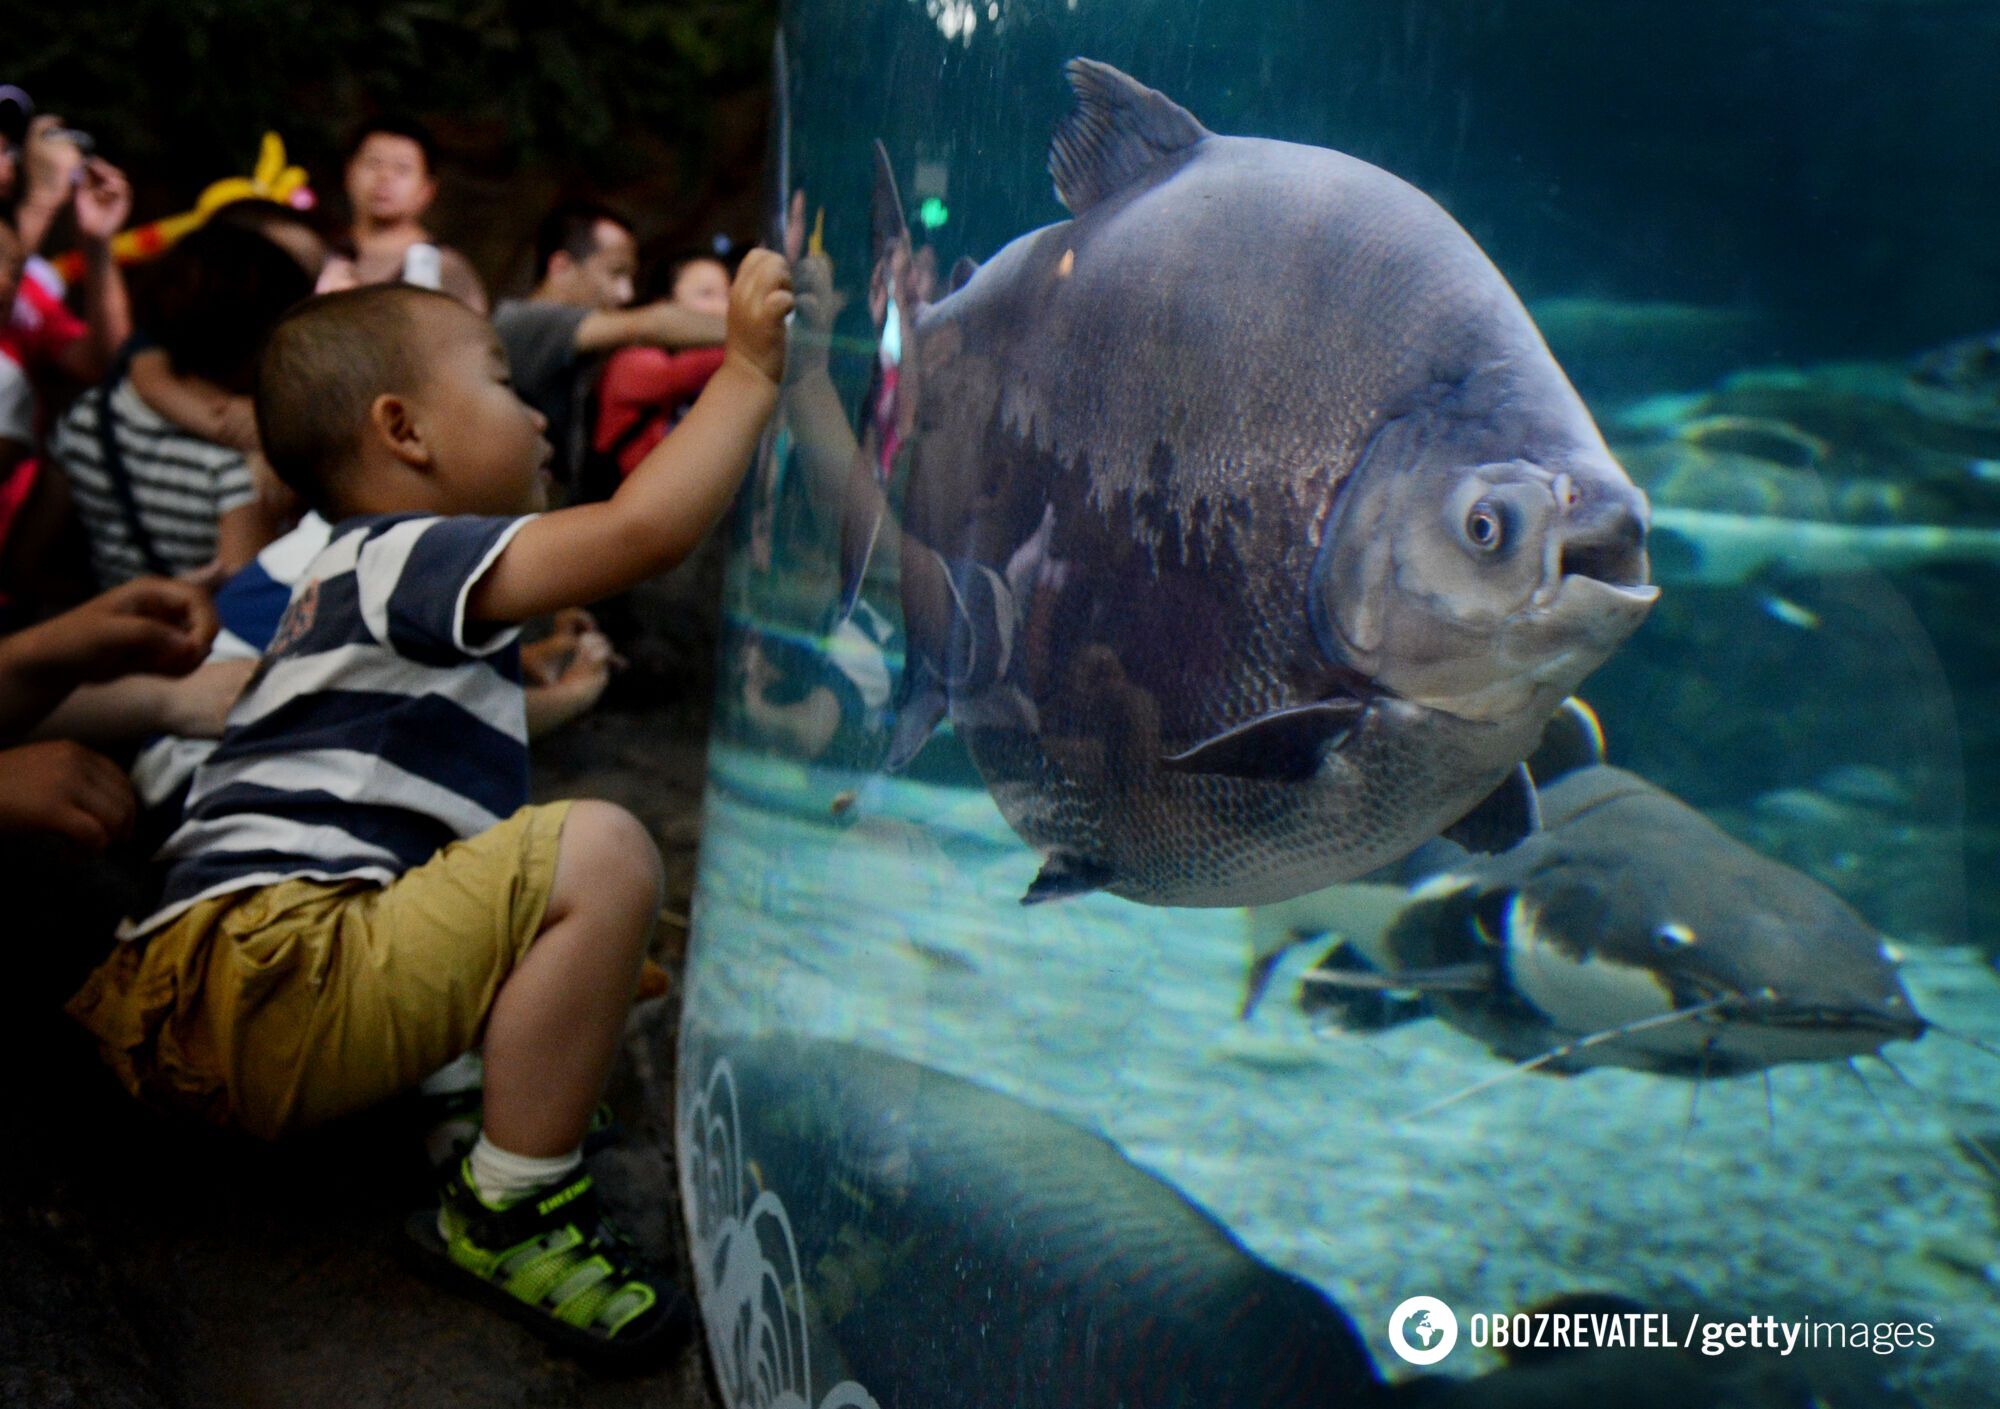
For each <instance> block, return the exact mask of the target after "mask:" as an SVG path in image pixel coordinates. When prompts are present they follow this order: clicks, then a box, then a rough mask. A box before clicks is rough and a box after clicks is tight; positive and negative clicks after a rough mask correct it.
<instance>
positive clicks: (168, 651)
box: [6, 577, 216, 686]
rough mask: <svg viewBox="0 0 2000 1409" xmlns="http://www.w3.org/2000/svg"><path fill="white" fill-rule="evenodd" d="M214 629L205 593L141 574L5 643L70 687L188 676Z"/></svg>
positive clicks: (25, 664)
mask: <svg viewBox="0 0 2000 1409" xmlns="http://www.w3.org/2000/svg"><path fill="white" fill-rule="evenodd" d="M215 631H216V618H215V603H214V602H213V601H212V600H210V598H209V594H208V593H207V592H206V591H205V590H203V589H202V588H200V587H198V586H196V585H194V584H192V583H187V582H177V581H173V580H171V579H169V578H163V577H141V578H135V579H134V580H132V581H131V582H128V583H126V584H124V585H123V586H122V587H114V588H112V589H111V590H110V591H109V592H103V593H99V594H98V595H97V596H95V597H92V598H91V599H90V600H89V601H87V602H85V603H84V604H83V605H82V606H80V607H72V608H71V609H70V610H69V611H66V612H64V613H63V614H62V615H61V616H58V617H54V618H51V619H50V620H48V621H45V622H43V623H41V624H40V625H39V626H33V627H30V628H29V629H28V630H26V631H22V632H19V633H17V634H16V635H15V636H13V637H12V638H10V639H9V640H8V641H7V642H6V647H7V650H6V657H7V660H8V663H10V664H14V665H16V666H18V667H19V668H22V669H26V670H28V671H30V672H33V673H35V674H37V675H40V676H42V677H43V678H45V679H49V678H60V679H61V680H62V681H63V682H64V684H65V685H66V686H67V685H84V684H92V683H95V682H97V681H101V680H115V679H117V678H118V677H119V676H121V675H185V674H187V673H188V672H189V671H190V670H193V669H194V668H195V667H196V666H198V665H200V664H201V663H202V661H203V660H204V659H205V658H206V657H207V655H208V647H209V643H210V642H212V641H213V640H214V639H215Z"/></svg>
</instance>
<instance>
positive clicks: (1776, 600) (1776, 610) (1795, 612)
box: [1763, 593, 1820, 631]
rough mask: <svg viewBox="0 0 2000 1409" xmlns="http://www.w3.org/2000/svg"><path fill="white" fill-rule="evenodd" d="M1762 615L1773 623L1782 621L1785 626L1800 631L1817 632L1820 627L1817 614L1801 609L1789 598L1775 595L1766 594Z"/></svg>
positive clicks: (1807, 609)
mask: <svg viewBox="0 0 2000 1409" xmlns="http://www.w3.org/2000/svg"><path fill="white" fill-rule="evenodd" d="M1763 607H1764V614H1765V615H1766V616H1769V617H1770V618H1772V619H1773V620H1774V621H1782V622H1783V623H1784V624H1785V625H1787V626H1795V627H1797V628H1798V629H1799V630H1801V631H1817V630H1819V627H1820V620H1819V613H1818V612H1816V611H1814V610H1813V609H1812V608H1811V607H1802V606H1800V605H1799V604H1798V603H1797V602H1794V601H1793V600H1792V599H1791V598H1789V597H1780V596H1778V595H1777V594H1775V593H1769V594H1766V596H1765V597H1764V599H1763Z"/></svg>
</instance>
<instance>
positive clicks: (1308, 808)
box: [795, 59, 1657, 906]
mask: <svg viewBox="0 0 2000 1409" xmlns="http://www.w3.org/2000/svg"><path fill="white" fill-rule="evenodd" d="M1066 72H1067V76H1068V79H1069V82H1070V86H1071V88H1072V90H1073V91H1074V93H1075V98H1076V103H1075V107H1074V109H1073V110H1072V111H1071V112H1070V114H1069V115H1068V116H1067V117H1066V118H1065V119H1064V120H1063V121H1062V123H1061V124H1060V125H1059V127H1058V129H1057V131H1056V134H1055V136H1054V138H1053V140H1052V142H1051V145H1050V151H1049V168H1050V172H1051V175H1052V176H1053V178H1054V183H1055V187H1056V194H1057V196H1058V198H1059V199H1060V200H1061V201H1062V202H1063V204H1064V205H1065V206H1066V207H1067V208H1068V210H1069V212H1070V214H1071V217H1072V218H1071V219H1069V220H1066V221H1063V222H1060V223H1058V224H1054V225H1050V226H1047V227H1045V228H1043V229H1040V230H1035V231H1031V232H1029V233H1027V234H1025V235H1022V236H1020V237H1019V238H1018V239H1016V240H1014V241H1013V242H1011V243H1010V244H1008V245H1007V246H1006V247H1005V248H1003V249H1002V250H1000V251H999V252H998V253H997V254H995V255H994V256H993V257H992V258H991V259H990V260H988V261H987V262H986V263H985V264H983V265H980V266H978V267H977V268H976V269H972V268H969V267H961V268H959V269H957V270H955V271H954V273H953V276H952V279H951V280H950V289H949V291H948V292H947V293H946V294H945V295H944V296H943V297H941V298H939V299H938V300H937V301H936V302H935V303H930V304H928V306H925V300H924V290H923V288H922V287H921V284H920V281H918V280H917V278H916V275H915V272H914V271H915V269H916V263H915V259H914V255H913V253H912V250H911V245H910V236H909V232H908V230H907V227H906V225H905V223H904V221H903V217H902V209H903V207H902V201H901V198H900V196H899V195H898V194H897V191H896V186H895V180H894V176H893V173H892V172H891V170H890V168H889V163H888V158H887V154H886V152H885V151H884V150H883V149H882V148H881V146H880V145H879V144H877V147H876V161H877V177H876V195H875V199H874V201H873V209H874V211H875V215H876V228H875V233H874V237H873V240H872V246H873V249H874V251H875V260H876V277H875V279H874V281H873V283H872V284H871V297H872V296H873V295H874V294H875V293H876V292H878V291H880V292H882V293H883V294H884V301H883V304H882V307H883V310H884V311H883V321H882V323H881V325H880V326H881V327H882V336H883V338H884V345H885V347H888V346H890V345H891V342H892V341H893V345H894V347H895V349H896V351H897V353H898V354H899V355H898V357H897V360H896V378H895V381H894V386H893V401H894V413H893V415H886V416H885V415H884V414H881V413H879V410H878V411H877V412H876V413H874V414H872V416H871V418H870V419H868V420H867V421H866V422H865V423H864V425H863V427H862V431H861V434H860V435H859V436H858V437H856V438H855V447H856V449H855V454H854V455H853V457H852V459H851V462H850V465H849V467H848V471H847V475H846V480H845V488H846V491H847V493H846V495H845V507H844V510H843V516H842V587H841V595H840V600H839V607H838V609H837V610H838V611H839V612H845V611H848V610H851V609H852V608H853V606H854V604H855V603H856V602H857V601H858V600H859V594H860V592H861V588H862V585H863V583H864V581H865V579H866V576H867V570H868V565H869V560H870V555H871V553H873V552H874V551H875V550H876V549H877V547H878V545H882V544H889V543H893V545H894V548H895V552H894V554H893V556H894V559H895V562H896V565H897V571H898V586H899V589H900V596H901V601H902V607H903V626H904V629H905V632H906V634H907V639H908V655H907V663H906V666H905V669H904V672H903V678H902V679H901V681H900V682H899V689H898V696H897V705H896V714H897V717H896V724H895V731H894V735H893V738H892V741H891V744H890V747H889V749H888V767H889V768H890V769H891V770H892V771H893V770H894V769H896V768H899V767H901V766H902V765H904V764H906V763H907V762H908V761H909V760H911V759H912V758H913V757H914V756H915V755H916V753H917V752H918V751H919V750H920V749H921V748H922V747H923V746H924V744H925V741H926V740H927V739H928V738H929V737H930V736H931V733H932V731H933V729H934V728H935V727H936V726H937V725H938V724H940V723H941V722H942V721H943V720H945V719H946V718H947V717H948V718H949V719H950V721H951V722H952V724H953V726H954V728H955V730H956V733H957V736H958V738H959V739H960V740H961V741H962V742H963V743H964V745H965V747H966V749H967V752H968V753H969V754H970V756H971V758H972V760H973V762H974V764H975V765H976V766H977V767H978V769H979V772H980V774H981V776H982V778H983V779H984V781H985V782H986V784H987V787H988V790H989V792H990V793H991V794H992V796H993V799H994V801H995V803H996V804H997V805H998V807H999V809H1000V811H1001V813H1002V815H1003V816H1005V818H1006V820H1007V822H1008V824H1009V825H1010V826H1011V827H1013V829H1014V830H1015V831H1016V833H1018V834H1019V835H1020V836H1021V837H1022V838H1023V840H1025V841H1026V842H1028V843H1029V844H1030V845H1031V846H1033V847H1035V848H1036V849H1037V850H1038V851H1040V852H1041V853H1042V855H1043V865H1042V868H1041V870H1040V873H1039V874H1038V875H1037V876H1036V877H1035V879H1034V881H1033V883H1032V884H1031V885H1030V886H1029V887H1028V889H1027V892H1026V894H1025V896H1024V897H1023V899H1024V900H1026V901H1029V902H1037V901H1043V900H1052V899H1056V898H1059V897H1063V896H1070V895H1077V894H1082V893H1085V892H1089V891H1096V890H1103V891H1107V892H1109V893H1111V894H1113V895H1117V896H1121V897H1123V898H1125V899H1128V900H1133V901H1137V902H1140V903H1143V904H1149V905H1188V906H1233V905H1244V904H1255V903H1268V902H1272V901H1278V900H1283V899H1286V898H1288V897H1291V896H1296V895H1300V894H1303V893H1305V892H1307V891H1311V890H1315V889H1318V888H1320V887H1323V886H1326V885H1330V884H1333V883H1336V882H1339V881H1343V880H1349V879H1352V878H1354V877H1357V876H1360V875H1362V874H1365V873H1366V872H1368V871H1370V870H1372V869H1374V868H1376V867H1378V866H1381V865H1383V864H1385V863H1387V862H1390V861H1393V860H1395V859H1396V858H1398V857H1401V856H1403V855H1405V854H1407V853H1408V852H1409V851H1410V850H1412V849H1413V848H1415V847H1416V846H1418V845H1420V844H1422V843H1423V842H1424V841H1425V840H1426V839H1427V838H1429V837H1433V836H1436V835H1438V834H1439V833H1440V832H1441V831H1443V830H1445V829H1447V828H1453V827H1461V828H1463V830H1460V831H1458V832H1457V833H1456V835H1458V836H1460V837H1462V838H1463V839H1464V840H1465V841H1466V842H1467V843H1468V844H1469V845H1473V846H1475V847H1484V846H1487V845H1499V844H1505V843H1507V842H1511V841H1513V840H1515V839H1518V837H1519V836H1521V835H1522V834H1524V833H1525V831H1526V830H1528V829H1529V828H1531V827H1532V824H1533V815H1534V814H1533V800H1532V796H1531V794H1529V793H1528V791H1527V781H1526V777H1525V774H1523V772H1522V771H1521V768H1520V764H1521V760H1522V759H1523V758H1524V757H1525V756H1526V754H1527V753H1528V751H1529V750H1530V749H1531V748H1532V747H1533V746H1534V743H1535V740H1536V739H1537V738H1538V737H1539V735H1540V731H1541V726H1542V724H1543V722H1544V721H1545V720H1546V719H1547V718H1548V716H1549V714H1550V713H1551V712H1552V711H1553V710H1554V709H1555V708H1556V706H1557V705H1558V704H1559V703H1560V702H1561V700H1562V699H1563V697H1564V696H1565V695H1567V694H1568V693H1569V692H1570V691H1571V690H1573V689H1574V688H1575V687H1576V685H1577V684H1578V683H1579V682H1580V681H1581V680H1582V679H1583V678H1584V677H1585V676H1586V675H1588V674H1589V673H1590V671H1592V670H1593V669H1595V668H1596V667H1597V666H1598V665H1599V664H1600V663H1601V662H1602V661H1603V660H1604V659H1605V658H1606V657H1607V656H1609V655H1610V654H1611V652H1612V651H1614V650H1615V649H1617V647H1618V646H1619V645H1620V644H1621V643H1622V642H1623V641H1624V640H1625V639H1626V638H1627V637H1628V636H1630V634H1631V633H1632V632H1633V630H1635V629H1636V628H1637V627H1638V625H1639V623H1640V621H1641V620H1642V619H1643V618H1644V617H1645V615H1646V613H1647V611H1648V610H1649V609H1650V608H1651V606H1652V604H1653V601H1654V600H1655V598H1656V596H1657V591H1656V589H1655V588H1653V587H1652V586H1651V585H1650V583H1649V581H1648V573H1649V568H1648V562H1647V556H1646V529H1647V522H1648V508H1647V504H1646V499H1645V496H1644V495H1643V494H1642V493H1641V492H1640V491H1639V490H1638V489H1637V488H1636V487H1635V486H1634V485H1633V484H1632V482H1631V481H1630V479H1629V478H1628V477H1627V476H1626V475H1625V473H1624V471H1623V470H1622V469H1621V468H1620V466H1619V465H1618V463H1617V461H1616V460H1615V459H1614V458H1613V457H1612V455H1611V453H1610V451H1609V450H1608V449H1607V448H1606V447H1605V444H1604V440H1603V437H1602V435H1601V434H1600V433H1599V431H1598V429H1597V426H1596V424H1595V423H1594V422H1593V421H1592V420H1591V417H1590V414H1589V412H1588V411H1587V410H1586V409H1585V407H1584V405H1583V402H1582V401H1581V399H1579V397H1578V396H1577V394H1576V391H1575V389H1574V388H1573V387H1572V386H1571V385H1570V383H1569V381H1568V379H1567V378H1566V377H1565V376H1564V374H1563V372H1562V369H1561V368H1560V367H1558V366H1557V365H1556V362H1555V360H1554V359H1553V357H1551V355H1550V354H1549V351H1548V347H1547V345H1546V343H1545V342H1544V341H1543V339H1542V337H1541V335H1540V333H1539V332H1537V330H1536V328H1535V325H1534V322H1533V321H1532V320H1531V319H1530V317H1529V316H1528V313H1527V310H1526V309H1525V308H1524V307H1523V306H1522V304H1521V302H1520V299H1519V298H1518V297H1517V296H1516V295H1515V293H1514V291H1513V290H1512V288H1510V287H1509V286H1508V284H1507V282H1506V280H1505V278H1504V277H1502V275H1501V274H1500V271H1499V270H1498V269H1496V268H1495V267H1494V265H1493V263H1492V261H1491V260H1489V259H1488V258H1487V256H1486V254H1485V253H1484V252H1483V251H1482V250H1481V249H1480V248H1479V246H1478V245H1477V244H1476V243H1474V241H1473V240H1472V238H1471V237H1470V236H1469V235H1468V234H1467V233H1466V232H1465V231H1464V229H1462V228H1461V227H1460V226H1459V225H1458V224H1457V223H1456V222H1455V221H1453V220H1452V218H1451V217H1450V216H1449V215H1448V214H1447V213H1446V212H1445V211H1444V210H1443V209H1442V208H1440V207H1439V206H1438V205H1437V204H1436V202H1434V201H1432V200H1431V199H1430V198H1429V197H1428V196H1425V195H1424V194H1423V193H1421V192H1419V191H1418V190H1416V189H1415V188H1414V187H1412V186H1410V185H1408V184H1407V183H1405V182H1403V181H1400V180H1398V179H1397V178H1395V177H1394V176H1391V175H1390V174H1389V173H1387V172H1385V171H1382V170H1380V169H1378V168H1376V167H1373V166H1370V165H1368V164H1367V163H1365V162H1362V161H1359V160H1357V159H1355V158H1353V157H1350V156H1347V155H1344V154H1342V153H1339V152H1334V151H1330V150H1327V149H1325V148H1320V147H1311V146H1305V145H1301V144H1297V143H1289V142H1278V141H1269V140H1264V139H1259V138H1247V137H1229V136H1221V135H1217V134H1214V133H1211V132H1209V131H1208V130H1207V129H1206V128H1204V127H1203V126H1202V125H1201V123H1200V122H1199V121H1197V120H1196V119H1195V117H1194V116H1193V115H1192V114H1191V113H1189V112H1188V111H1187V110H1186V109H1184V108H1182V107H1180V106H1179V105H1178V104H1176V103H1174V102H1173V101H1172V100H1171V99H1169V98H1167V97H1166V96H1165V95H1164V94H1161V93H1159V92H1156V91H1155V90H1153V89H1151V88H1147V87H1145V86H1144V85H1142V84H1140V83H1138V82H1136V81H1135V80H1133V79H1132V78H1130V77H1129V76H1127V75H1126V74H1124V73H1121V72H1119V71H1118V70H1116V69H1114V68H1111V67H1109V66H1107V65H1104V64H1100V63H1095V62H1092V61H1090V60H1085V59H1076V60H1073V61H1072V62H1071V63H1070V64H1069V65H1068V67H1067V70H1066ZM1219 251H1220V252H1226V253H1225V254H1223V255H1221V256H1220V257H1219V256H1218V252H1219ZM885 385H886V383H885ZM795 399H797V398H796V395H795ZM871 405H873V403H871ZM899 457H900V458H899ZM892 462H893V464H894V465H906V466H907V490H906V493H905V494H904V496H903V501H902V507H901V512H900V515H895V516H892V515H891V512H890V508H889V505H890V503H891V501H892V499H893V497H894V496H893V495H892V494H891V493H889V492H888V491H889V489H890V486H889V484H888V478H889V470H890V469H891V468H892ZM884 556H889V555H887V554H884ZM1482 799H1485V800H1487V801H1486V802H1484V803H1482Z"/></svg>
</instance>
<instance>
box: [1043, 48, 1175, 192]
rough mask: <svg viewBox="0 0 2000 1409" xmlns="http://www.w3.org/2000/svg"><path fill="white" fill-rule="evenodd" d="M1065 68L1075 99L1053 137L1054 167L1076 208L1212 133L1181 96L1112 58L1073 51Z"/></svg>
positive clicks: (1051, 158)
mask: <svg viewBox="0 0 2000 1409" xmlns="http://www.w3.org/2000/svg"><path fill="white" fill-rule="evenodd" d="M1063 73H1064V75H1065V76H1066V77H1067V78H1068V79H1069V86H1070V91H1071V92H1072V93H1074V94H1075V95H1076V106H1075V107H1074V108H1072V109H1070V111H1069V114H1068V115H1067V116H1066V117H1064V118H1063V120H1062V121H1061V122H1060V123H1058V124H1057V125H1056V134H1055V136H1054V137H1052V138H1050V139H1049V175H1050V176H1051V177H1053V178H1054V180H1055V186H1056V196H1057V197H1058V198H1059V199H1060V200H1061V201H1062V203H1063V204H1064V205H1065V206H1067V207H1068V208H1069V213H1070V214H1071V215H1082V214H1083V213H1084V212H1085V211H1086V210H1089V209H1090V208H1091V207H1092V206H1094V205H1096V204H1097V203H1098V202H1099V201H1101V200H1103V199H1104V198H1105V197H1106V196H1108V195H1110V194H1112V193H1113V192H1114V191H1121V190H1123V189H1124V188H1125V187H1127V186H1129V185H1131V184H1132V183H1133V182H1134V181H1136V180H1138V178H1139V177H1140V176H1141V175H1142V174H1143V173H1144V172H1145V171H1146V169H1147V168H1148V167H1150V166H1152V165H1153V164H1154V163H1155V162H1158V161H1160V160H1162V159H1163V158H1166V157H1170V156H1173V155H1174V154H1175V153H1177V152H1182V151H1185V150H1187V149H1188V148H1189V147H1192V146H1193V145H1194V144H1195V143H1197V142H1199V141H1200V140H1201V139H1202V138H1204V137H1206V136H1208V135H1209V134H1208V129H1207V128H1206V127H1203V126H1202V125H1201V124H1200V123H1199V122H1197V121H1196V120H1195V116H1194V114H1193V113H1191V112H1189V111H1188V110H1187V109H1186V108H1184V107H1182V106H1181V105H1180V104H1179V103H1176V102H1175V101H1174V100H1173V99H1171V98H1169V97H1167V95H1166V94H1164V93H1157V92H1155V91H1154V90H1153V89H1151V88H1148V87H1147V86H1146V85H1145V84H1143V83H1141V82H1139V81H1138V80H1137V79H1135V78H1132V77H1131V76H1130V75H1128V74H1124V73H1120V72H1119V71H1118V70H1117V69H1115V68H1113V67H1111V65H1109V64H1101V63H1098V62H1097V61H1096V60H1094V59H1071V60H1070V61H1069V62H1068V63H1067V64H1065V65H1064V66H1063Z"/></svg>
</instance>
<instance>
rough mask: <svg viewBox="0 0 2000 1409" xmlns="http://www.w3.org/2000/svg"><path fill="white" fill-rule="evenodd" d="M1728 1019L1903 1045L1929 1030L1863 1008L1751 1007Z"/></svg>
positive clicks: (1917, 1021)
mask: <svg viewBox="0 0 2000 1409" xmlns="http://www.w3.org/2000/svg"><path fill="white" fill-rule="evenodd" d="M1729 1019H1730V1020H1731V1021H1734V1022H1741V1023H1744V1024H1746V1025H1748V1026H1755V1027H1781V1028H1787V1029H1790V1030H1792V1031H1796V1032H1856V1033H1859V1032H1869V1033H1878V1034H1880V1035H1881V1037H1882V1038H1883V1040H1884V1041H1888V1040H1891V1039H1894V1040H1898V1041H1903V1042H1914V1041H1916V1040H1917V1039H1918V1038H1919V1037H1922V1036H1923V1035H1924V1033H1925V1032H1926V1031H1928V1030H1929V1028H1930V1024H1929V1023H1928V1022H1926V1021H1925V1020H1924V1019H1922V1018H1920V1017H1918V1016H1917V1015H1916V1014H1915V1013H1911V1014H1910V1015H1909V1016H1908V1017H1898V1016H1897V1015H1896V1014H1894V1013H1879V1012H1872V1011H1869V1010H1868V1009H1865V1008H1778V1009H1771V1008H1765V1007H1761V1006H1758V1005H1751V1006H1749V1007H1746V1008H1743V1009H1739V1010H1736V1011H1733V1012H1731V1013H1730V1014H1729Z"/></svg>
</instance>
